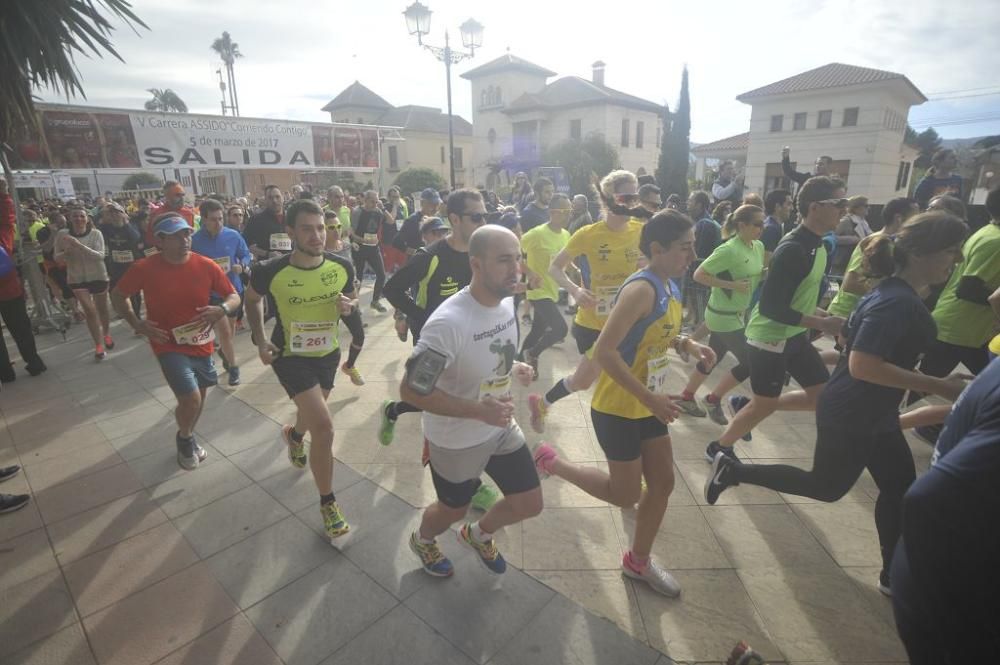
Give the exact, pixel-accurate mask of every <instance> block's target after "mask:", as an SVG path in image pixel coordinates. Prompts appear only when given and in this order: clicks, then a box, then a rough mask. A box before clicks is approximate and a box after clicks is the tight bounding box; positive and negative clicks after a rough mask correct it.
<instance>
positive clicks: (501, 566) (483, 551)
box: [457, 522, 507, 575]
mask: <svg viewBox="0 0 1000 665" xmlns="http://www.w3.org/2000/svg"><path fill="white" fill-rule="evenodd" d="M457 535H458V542H460V543H462V544H463V545H465V546H466V547H469V548H471V549H472V550H473V551H474V552H475V553H476V554H478V555H479V560H480V561H482V562H483V565H484V566H486V570H488V571H490V572H491V573H494V574H496V575H502V574H504V573H505V572H507V562H506V561H504V558H503V555H502V554H500V551H499V550H497V546H496V545H495V544H494V542H493V539H492V538H490V539H489V540H487V541H486V542H485V543H481V542H479V541H478V540H476V539H475V538H473V537H472V523H471V522H466V523H465V524H463V525H462V528H461V529H459V530H458V534H457Z"/></svg>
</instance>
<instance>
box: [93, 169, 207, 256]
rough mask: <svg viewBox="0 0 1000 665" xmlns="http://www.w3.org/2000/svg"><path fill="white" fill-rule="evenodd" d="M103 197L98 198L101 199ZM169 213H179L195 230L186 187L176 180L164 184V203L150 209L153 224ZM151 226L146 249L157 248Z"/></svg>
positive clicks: (150, 225) (147, 230)
mask: <svg viewBox="0 0 1000 665" xmlns="http://www.w3.org/2000/svg"><path fill="white" fill-rule="evenodd" d="M100 198H101V197H98V199H100ZM168 212H173V213H177V214H178V215H180V216H181V217H183V218H184V220H185V221H186V222H187V223H188V226H190V227H191V228H192V229H193V228H194V210H193V209H191V208H190V207H189V206H187V205H186V204H185V203H184V187H183V186H181V184H180V183H179V182H177V181H175V180H168V181H166V182H165V183H163V203H162V204H160V205H159V206H156V207H151V208H150V209H149V219H150V221H151V222H152V223H155V222H156V218H157V217H159V216H160V215H163V214H166V213H168ZM152 223H151V224H149V225H148V228H147V229H146V235H145V236H144V244H145V246H146V247H156V238H154V237H153V230H152V229H153V224H152Z"/></svg>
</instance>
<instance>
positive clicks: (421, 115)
mask: <svg viewBox="0 0 1000 665" xmlns="http://www.w3.org/2000/svg"><path fill="white" fill-rule="evenodd" d="M452 118H453V120H454V122H453V123H452V127H453V128H454V131H455V134H456V135H458V136H472V123H470V122H469V121H468V120H466V119H465V118H462V117H460V116H457V115H453V116H452ZM377 124H379V125H386V126H389V127H403V128H405V129H408V130H410V131H413V132H437V133H440V134H447V133H448V114H446V113H442V112H441V109H438V108H432V107H430V106H399V107H396V108H394V109H390V110H388V111H386V112H385V113H383V114H382V115H381V116H380V117H379V119H378V122H377Z"/></svg>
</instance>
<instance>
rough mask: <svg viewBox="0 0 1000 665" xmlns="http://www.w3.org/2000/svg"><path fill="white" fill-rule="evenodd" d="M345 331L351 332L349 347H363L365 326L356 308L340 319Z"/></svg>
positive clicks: (359, 311)
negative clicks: (345, 328) (345, 327)
mask: <svg viewBox="0 0 1000 665" xmlns="http://www.w3.org/2000/svg"><path fill="white" fill-rule="evenodd" d="M340 320H341V321H343V322H344V325H345V326H347V329H348V330H349V331H351V345H352V346H356V347H357V348H359V349H360V348H361V347H362V346H364V345H365V324H364V322H363V321H362V320H361V310H360V309H358V308H357V307H355V308H354V311H353V312H351V313H350V314H348V315H347V316H342V317H340Z"/></svg>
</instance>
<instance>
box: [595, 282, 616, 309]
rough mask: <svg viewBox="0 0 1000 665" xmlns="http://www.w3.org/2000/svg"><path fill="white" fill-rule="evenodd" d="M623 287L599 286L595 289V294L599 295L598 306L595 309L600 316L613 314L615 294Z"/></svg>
mask: <svg viewBox="0 0 1000 665" xmlns="http://www.w3.org/2000/svg"><path fill="white" fill-rule="evenodd" d="M619 289H621V287H620V286H598V287H597V288H595V289H594V295H595V296H596V297H597V306H596V307H595V308H594V311H596V312H597V315H598V316H608V315H609V314H611V310H612V309H614V306H615V296H617V295H618V291H619Z"/></svg>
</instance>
